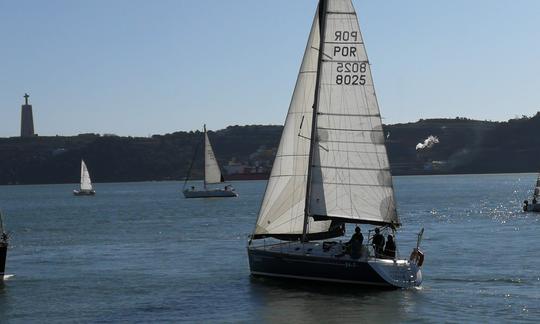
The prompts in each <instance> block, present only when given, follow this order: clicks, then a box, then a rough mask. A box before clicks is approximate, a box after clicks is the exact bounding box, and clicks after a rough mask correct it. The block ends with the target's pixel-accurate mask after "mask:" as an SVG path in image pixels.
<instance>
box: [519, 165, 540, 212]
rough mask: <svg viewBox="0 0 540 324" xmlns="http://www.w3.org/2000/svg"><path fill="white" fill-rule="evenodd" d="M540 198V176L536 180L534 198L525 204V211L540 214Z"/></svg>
mask: <svg viewBox="0 0 540 324" xmlns="http://www.w3.org/2000/svg"><path fill="white" fill-rule="evenodd" d="M539 196H540V174H539V175H538V178H536V187H534V193H533V198H532V200H531V202H530V203H529V201H528V200H525V201H524V202H523V211H526V212H540V202H539V201H538V199H539Z"/></svg>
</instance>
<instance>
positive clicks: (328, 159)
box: [247, 0, 423, 287]
mask: <svg viewBox="0 0 540 324" xmlns="http://www.w3.org/2000/svg"><path fill="white" fill-rule="evenodd" d="M348 223H349V224H367V225H368V226H371V227H377V228H378V229H379V231H383V232H384V231H386V232H387V233H391V234H392V237H390V238H389V241H388V242H386V246H385V247H384V249H382V247H381V246H380V245H379V244H376V243H375V242H380V240H381V238H380V237H378V238H377V239H373V238H374V237H375V236H373V237H371V236H370V235H369V234H368V239H367V240H365V241H364V240H363V236H362V235H361V234H360V233H358V234H355V235H353V238H352V239H351V241H350V243H343V242H342V241H341V240H340V241H336V240H328V239H330V238H337V237H341V236H343V235H344V234H345V224H348ZM399 226H400V221H399V218H398V215H397V212H396V207H395V201H394V190H393V184H392V175H391V174H390V165H389V161H388V156H387V152H386V147H385V138H384V134H383V128H382V121H381V116H380V112H379V107H378V103H377V98H376V96H375V88H374V86H373V80H372V77H371V69H370V65H369V61H368V58H367V54H366V51H365V47H364V42H363V39H362V35H361V32H360V27H359V24H358V20H357V17H356V12H355V10H354V7H353V5H352V2H351V0H320V1H319V7H318V9H317V14H316V15H315V18H314V22H313V25H312V29H311V33H310V36H309V40H308V44H307V46H306V50H305V54H304V58H303V61H302V65H301V67H300V72H299V74H298V79H297V82H296V86H295V89H294V93H293V96H292V100H291V103H290V107H289V112H288V114H287V118H286V121H285V126H284V129H283V133H282V136H281V141H280V144H279V148H278V151H277V154H276V157H275V160H274V165H273V168H272V173H271V175H270V179H269V181H268V184H267V187H266V192H265V195H264V198H263V202H262V205H261V208H260V211H259V215H258V219H257V222H256V225H255V229H254V231H253V234H252V235H251V239H250V241H249V244H248V247H247V252H248V257H249V266H250V271H251V274H252V275H254V276H270V277H282V278H294V279H307V280H318V281H328V282H336V283H349V284H366V285H380V286H387V287H414V286H418V285H420V284H421V282H422V272H421V270H420V268H421V266H422V263H423V254H422V252H421V251H420V249H419V245H420V241H421V237H422V234H423V230H422V231H421V233H419V234H418V243H417V247H416V248H415V249H413V253H412V254H411V256H410V257H409V258H401V257H400V256H399V254H398V253H397V252H396V245H395V243H394V242H395V241H394V239H393V238H395V236H396V231H397V229H398V227H399ZM355 230H356V229H355ZM359 230H360V229H359V228H358V231H359ZM370 232H371V231H369V232H368V233H370ZM364 233H365V232H364ZM324 240H327V241H324ZM370 240H371V242H370ZM382 241H383V243H382V244H384V238H382Z"/></svg>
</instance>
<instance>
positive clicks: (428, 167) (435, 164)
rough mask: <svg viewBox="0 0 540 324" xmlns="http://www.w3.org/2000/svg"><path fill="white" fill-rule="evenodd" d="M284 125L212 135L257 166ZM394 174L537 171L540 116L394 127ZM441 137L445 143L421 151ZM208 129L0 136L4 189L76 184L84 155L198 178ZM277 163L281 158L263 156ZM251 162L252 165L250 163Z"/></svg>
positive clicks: (101, 163)
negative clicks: (422, 146)
mask: <svg viewBox="0 0 540 324" xmlns="http://www.w3.org/2000/svg"><path fill="white" fill-rule="evenodd" d="M282 129H283V128H282V126H261V125H249V126H229V127H227V128H225V129H222V130H218V131H216V132H212V131H209V137H210V139H211V141H212V144H213V147H214V150H215V153H216V157H217V159H218V160H219V162H220V165H221V166H223V165H225V164H227V163H228V161H230V160H231V159H235V160H236V161H251V160H252V156H253V153H254V152H257V151H260V150H261V148H262V149H266V150H267V151H269V150H272V149H274V150H273V152H275V148H276V147H277V145H278V143H279V139H280V135H281V131H282ZM384 130H385V134H386V135H387V148H388V152H389V155H390V163H391V167H392V171H393V174H394V175H405V174H451V173H499V172H536V171H539V170H540V161H539V157H540V136H538V133H539V132H540V113H538V114H536V115H535V116H533V117H527V116H523V117H522V118H516V119H511V120H509V121H507V122H492V121H478V120H471V119H466V118H459V117H458V118H455V119H423V120H419V121H417V122H414V123H406V124H395V125H386V126H385V127H384ZM430 135H433V136H436V137H437V138H438V139H439V143H437V144H434V146H433V147H432V148H426V149H422V150H416V145H417V144H418V143H420V142H423V141H424V139H426V138H427V137H428V136H430ZM202 139H203V134H202V132H199V131H196V132H175V133H172V134H166V135H153V136H151V137H120V136H115V135H99V134H80V135H78V136H54V137H49V136H39V137H33V138H19V137H11V138H0V156H1V159H0V184H46V183H75V182H78V181H79V174H80V160H81V158H83V159H84V160H85V161H86V163H87V165H88V167H89V169H90V172H91V175H92V178H93V181H94V182H121V181H149V180H182V179H184V177H185V176H186V174H187V170H188V168H189V166H190V164H191V162H192V159H193V156H194V152H195V151H196V152H197V154H196V159H195V160H194V164H193V177H194V178H199V179H200V178H201V177H202V172H203V171H202V170H203V167H204V161H203V150H202V149H203V147H202ZM258 159H259V160H261V159H262V160H261V161H258V163H261V164H265V165H271V162H272V159H273V156H272V155H271V154H270V155H268V154H267V155H266V156H264V155H263V156H262V157H258ZM247 163H249V162H247Z"/></svg>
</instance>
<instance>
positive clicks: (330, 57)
mask: <svg viewBox="0 0 540 324" xmlns="http://www.w3.org/2000/svg"><path fill="white" fill-rule="evenodd" d="M311 48H312V49H314V50H316V51H317V52H318V51H319V49H318V48H316V47H314V46H311ZM321 54H322V55H324V56H326V57H328V58H329V59H330V60H332V59H333V57H332V56H330V55H328V54H326V53H321ZM323 61H324V60H323ZM324 62H327V61H324Z"/></svg>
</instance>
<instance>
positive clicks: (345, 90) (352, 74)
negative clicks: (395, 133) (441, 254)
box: [309, 0, 399, 223]
mask: <svg viewBox="0 0 540 324" xmlns="http://www.w3.org/2000/svg"><path fill="white" fill-rule="evenodd" d="M327 3H328V7H327V13H326V31H325V39H324V50H323V53H324V55H323V63H322V71H321V76H320V80H321V81H320V89H319V94H320V95H319V106H318V116H317V121H316V123H317V130H316V133H317V136H316V138H315V139H314V140H315V141H316V142H315V145H314V152H313V153H314V154H313V167H312V183H311V196H310V198H311V199H310V208H309V209H310V215H320V216H329V217H337V218H343V219H349V220H358V221H366V222H382V223H399V220H398V217H397V213H396V209H395V203H394V192H393V186H392V176H391V174H390V165H389V162H388V156H387V153H386V147H385V145H384V135H383V129H382V122H381V116H380V112H379V107H378V103H377V98H376V96H375V88H374V86H373V80H372V76H371V68H370V65H369V61H368V57H367V54H366V50H365V47H364V42H363V39H362V35H361V32H360V27H359V24H358V20H357V17H356V12H355V10H354V7H353V5H352V3H351V0H328V2H327Z"/></svg>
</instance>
